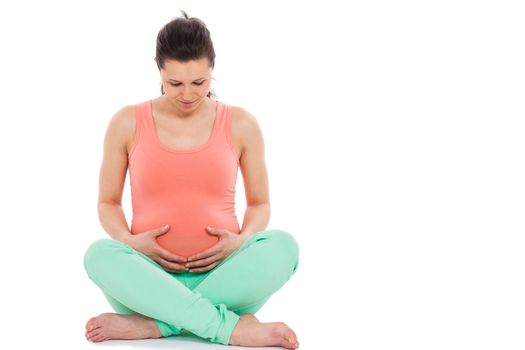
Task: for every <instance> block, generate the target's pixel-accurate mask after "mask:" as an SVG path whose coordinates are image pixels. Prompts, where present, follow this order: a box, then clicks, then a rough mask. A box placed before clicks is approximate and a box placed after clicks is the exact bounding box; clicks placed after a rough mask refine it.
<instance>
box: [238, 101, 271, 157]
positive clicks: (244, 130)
mask: <svg viewBox="0 0 525 350" xmlns="http://www.w3.org/2000/svg"><path fill="white" fill-rule="evenodd" d="M230 108H231V111H232V113H231V114H232V135H233V138H234V140H235V141H236V142H237V143H238V144H239V145H240V148H241V154H242V153H243V152H244V151H245V150H246V149H249V148H253V147H257V145H259V146H260V145H262V143H263V135H262V131H261V127H260V125H259V122H258V121H257V118H256V117H255V116H254V115H253V114H252V113H250V112H248V111H247V110H246V109H244V108H242V107H239V106H230Z"/></svg>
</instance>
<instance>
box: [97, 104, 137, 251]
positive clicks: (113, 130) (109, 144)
mask: <svg viewBox="0 0 525 350" xmlns="http://www.w3.org/2000/svg"><path fill="white" fill-rule="evenodd" d="M131 108H132V107H130V106H127V107H124V108H122V109H121V110H119V111H118V112H117V113H116V114H115V115H114V116H113V118H112V119H111V121H110V123H109V126H108V128H107V131H106V135H105V137H104V155H103V160H102V165H101V168H100V176H99V196H98V216H99V220H100V223H101V225H102V227H103V228H104V230H105V231H106V232H107V233H108V234H109V236H111V238H113V239H115V240H118V241H121V242H124V243H127V242H128V241H129V238H130V236H131V232H130V230H129V227H128V223H127V221H126V217H125V214H124V211H123V209H122V192H123V189H124V183H125V180H126V172H127V169H128V154H127V143H128V140H129V137H130V135H131V134H132V131H133V130H130V127H132V129H134V125H130V118H129V114H130V113H133V111H132V110H130V109H131Z"/></svg>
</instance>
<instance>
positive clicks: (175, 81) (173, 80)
mask: <svg viewBox="0 0 525 350" xmlns="http://www.w3.org/2000/svg"><path fill="white" fill-rule="evenodd" d="M200 80H206V78H199V79H195V80H194V81H193V82H194V83H195V82H197V81H200ZM168 81H172V82H174V83H182V81H178V80H175V79H168Z"/></svg>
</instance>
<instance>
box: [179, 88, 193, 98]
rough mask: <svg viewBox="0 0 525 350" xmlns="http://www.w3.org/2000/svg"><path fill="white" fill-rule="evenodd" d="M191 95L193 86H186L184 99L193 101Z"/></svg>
mask: <svg viewBox="0 0 525 350" xmlns="http://www.w3.org/2000/svg"><path fill="white" fill-rule="evenodd" d="M191 95H193V90H192V88H191V86H185V87H184V89H183V90H182V99H183V100H184V101H191Z"/></svg>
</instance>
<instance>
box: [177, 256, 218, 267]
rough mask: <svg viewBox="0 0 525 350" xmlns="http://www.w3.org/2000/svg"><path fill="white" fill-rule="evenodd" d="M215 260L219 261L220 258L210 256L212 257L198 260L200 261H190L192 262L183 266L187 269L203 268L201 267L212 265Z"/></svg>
mask: <svg viewBox="0 0 525 350" xmlns="http://www.w3.org/2000/svg"><path fill="white" fill-rule="evenodd" d="M217 260H220V256H218V255H212V256H210V257H208V258H205V259H200V260H195V261H192V262H188V263H186V264H184V266H186V267H188V268H197V267H203V266H207V265H210V264H212V263H214V262H215V261H217Z"/></svg>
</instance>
